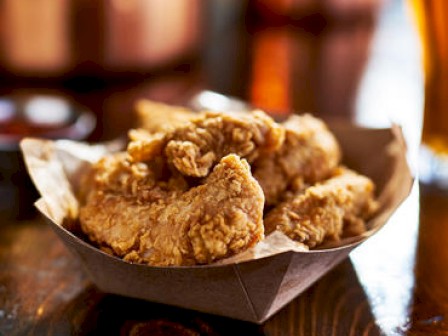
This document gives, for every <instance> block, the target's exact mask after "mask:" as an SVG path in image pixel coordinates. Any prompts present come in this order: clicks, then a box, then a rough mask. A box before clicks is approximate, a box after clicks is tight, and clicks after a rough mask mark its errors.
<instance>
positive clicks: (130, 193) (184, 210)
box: [80, 155, 264, 266]
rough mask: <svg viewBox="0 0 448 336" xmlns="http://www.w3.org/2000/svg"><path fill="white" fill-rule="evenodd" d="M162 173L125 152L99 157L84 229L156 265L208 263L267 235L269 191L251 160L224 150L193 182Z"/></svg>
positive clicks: (125, 253)
mask: <svg viewBox="0 0 448 336" xmlns="http://www.w3.org/2000/svg"><path fill="white" fill-rule="evenodd" d="M108 161H110V162H108ZM111 163H112V164H111ZM158 174H160V172H159V171H158V167H157V165H154V166H153V167H149V166H148V165H146V164H143V163H137V164H135V163H130V162H127V161H125V160H123V159H122V157H119V156H115V157H112V158H108V159H106V160H104V161H103V162H102V163H100V164H98V165H97V167H96V174H95V176H97V179H96V184H95V187H94V189H93V190H92V191H91V192H90V194H89V196H88V198H87V203H86V204H85V205H84V206H83V207H82V208H81V210H80V222H81V228H82V229H83V231H84V232H85V233H86V234H87V235H88V236H89V238H90V239H91V240H92V241H94V242H96V243H97V244H98V245H100V246H102V247H106V248H107V249H110V250H111V251H112V252H113V253H114V254H116V255H118V256H120V257H122V258H124V259H125V260H128V261H131V262H139V263H146V264H149V265H157V266H168V265H193V264H205V263H210V262H213V261H215V260H219V259H222V258H225V257H228V256H231V255H234V254H236V253H238V252H241V251H244V250H246V249H247V248H249V247H251V246H253V245H255V244H256V243H257V242H258V241H260V240H261V239H263V237H264V227H263V205H264V196H263V192H262V190H261V188H260V186H259V184H258V183H257V181H256V180H255V179H254V178H253V177H252V175H251V173H250V167H249V165H248V163H247V162H246V161H245V160H241V159H240V158H239V157H238V156H236V155H228V156H226V157H224V158H223V159H221V160H220V162H219V163H218V164H217V165H216V166H215V168H214V169H213V171H212V172H211V173H210V175H209V176H207V177H206V178H205V179H204V180H203V182H202V184H200V185H198V186H195V187H191V188H188V185H187V184H186V182H185V183H178V182H176V183H175V181H174V180H175V179H179V176H176V175H173V176H171V177H169V178H168V179H167V178H165V180H164V182H160V180H161V178H162V177H161V176H158ZM181 180H182V178H181Z"/></svg>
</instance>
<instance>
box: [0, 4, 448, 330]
mask: <svg viewBox="0 0 448 336" xmlns="http://www.w3.org/2000/svg"><path fill="white" fill-rule="evenodd" d="M282 29H283V30H282ZM284 29H285V28H282V27H280V28H278V29H274V30H269V29H260V30H257V31H256V32H254V33H253V36H252V38H251V40H250V54H249V55H246V54H245V55H246V56H247V57H249V61H246V62H236V63H238V64H236V63H235V59H233V62H232V61H229V59H227V58H225V57H223V59H222V63H223V64H222V67H221V68H215V65H216V62H209V63H207V62H206V64H205V66H204V64H203V63H201V64H199V65H197V64H196V65H195V64H193V65H192V64H190V65H188V66H185V65H183V66H182V65H181V66H179V67H177V68H175V69H172V70H171V71H169V72H168V73H163V74H161V73H157V74H154V75H151V76H148V77H149V78H148V79H145V80H142V79H141V78H139V79H138V80H135V81H132V80H127V81H123V82H119V83H116V84H115V86H107V87H101V88H98V89H96V90H93V89H92V90H89V91H76V90H73V91H70V90H71V89H72V88H70V87H69V88H68V89H67V87H65V88H63V89H62V92H64V93H65V94H69V95H71V96H74V97H75V99H77V100H79V101H80V102H81V103H83V104H85V105H87V106H89V107H90V108H92V109H93V110H94V111H95V112H96V113H97V115H98V120H99V126H98V128H97V130H96V131H95V133H94V134H93V136H92V139H93V140H101V139H108V138H113V137H115V136H117V135H119V134H122V133H123V131H124V130H125V129H126V128H128V127H130V126H131V125H132V118H131V117H130V114H129V113H128V112H127V111H129V110H130V106H131V105H132V102H133V101H134V100H135V99H136V98H138V97H150V98H154V99H160V100H163V101H167V102H184V101H186V100H187V99H188V97H189V96H191V94H193V93H194V92H196V91H198V90H201V89H204V88H212V89H215V90H218V91H221V92H224V93H229V94H235V95H239V96H240V97H243V98H245V99H248V100H251V101H252V102H253V103H254V104H257V105H259V106H262V107H265V108H267V109H269V110H271V111H285V110H292V109H294V110H311V111H314V112H315V113H316V114H317V115H320V116H324V117H326V116H329V117H332V116H335V115H336V116H338V117H342V118H346V119H351V120H353V119H354V120H356V121H358V122H360V123H363V124H365V125H368V126H387V124H388V123H390V121H391V120H392V121H396V122H399V123H400V124H402V125H403V129H404V133H405V136H406V138H407V140H408V145H409V157H410V162H411V166H412V167H413V168H415V167H414V166H415V162H416V160H415V157H416V156H415V154H416V150H417V145H418V127H419V120H420V119H419V118H420V117H419V115H418V113H421V92H422V91H421V90H422V87H423V86H422V81H421V76H419V72H418V52H417V47H416V39H415V36H414V35H413V32H412V29H411V26H410V23H409V20H408V19H407V17H406V16H405V11H404V9H403V7H402V5H401V2H399V1H392V2H390V3H389V5H388V7H387V8H386V9H385V10H384V11H383V12H382V14H381V16H380V18H379V21H378V25H377V26H375V27H374V28H372V27H367V28H366V27H365V26H362V27H361V28H358V29H355V30H353V29H352V28H347V27H339V26H334V27H333V26H332V27H327V28H325V29H324V31H320V30H318V31H315V32H311V33H310V32H309V31H304V30H303V28H302V27H296V28H291V27H288V28H287V32H286V33H285V30H284ZM291 29H292V30H293V33H292V34H291ZM413 36H414V37H413ZM246 38H247V37H246ZM224 42H225V41H224ZM224 42H223V43H224ZM269 45H271V47H272V46H273V47H274V49H272V50H276V51H277V56H278V57H279V58H278V60H280V61H278V62H277V63H276V67H271V68H269V66H268V65H269V62H270V61H271V60H269V59H268V60H266V58H263V57H262V56H260V55H263V53H264V52H265V51H266V49H264V48H266V46H269ZM223 48H224V49H225V46H224V47H223ZM282 53H283V54H285V55H286V56H285V57H284V58H282ZM268 58H269V57H268ZM281 60H283V61H284V63H282V61H281ZM263 62H264V63H263ZM199 63H200V62H199ZM240 63H241V64H240ZM248 66H249V67H250V71H249V74H246V75H245V76H242V77H240V78H239V77H238V76H235V72H238V71H240V70H241V68H245V67H248ZM226 67H227V68H226ZM234 67H235V69H234ZM263 69H268V71H263ZM232 71H233V72H232ZM282 73H283V74H285V73H286V74H288V73H293V74H294V77H291V76H289V77H288V76H283V77H282V76H281V74H282ZM226 74H227V75H229V76H228V77H226V78H227V79H226V80H224V79H223V78H224V77H222V76H225V75H226ZM273 79H279V81H280V83H277V84H278V85H279V86H280V87H281V89H278V90H277V91H275V92H277V93H276V94H275V95H274V94H272V95H270V96H269V95H267V96H266V95H265V93H266V92H272V91H269V90H272V89H273V88H274V89H276V87H274V86H272V85H274V84H273V82H272V80H273ZM238 80H240V81H241V80H244V81H245V82H244V83H245V84H244V85H241V84H239V85H236V86H235V83H236V82H238ZM238 83H239V82H238ZM260 83H265V84H263V85H261V84H260ZM266 83H267V84H266ZM14 85H15V86H14V87H12V89H11V87H10V88H9V89H5V88H3V89H2V90H3V92H4V93H8V92H10V91H14V90H21V89H22V88H21V87H20V83H18V84H14ZM242 88H243V89H242ZM34 89H35V88H34ZM8 90H9V91H8ZM30 90H31V91H32V90H33V89H30ZM52 90H54V91H58V88H57V87H55V88H53V89H52ZM264 90H265V91H264ZM266 90H267V91H266ZM397 110H398V111H401V113H398V112H397ZM372 111H373V112H372ZM28 207H29V204H28ZM25 210H26V208H25ZM15 211H16V212H17V209H15ZM23 211H24V209H21V210H20V211H19V215H21V214H22V213H20V212H23ZM23 217H24V216H20V219H16V218H13V216H11V214H7V213H5V214H2V215H1V218H0V336H6V335H383V334H384V335H446V334H448V321H447V320H446V319H447V317H448V271H447V270H448V247H447V246H448V245H447V243H446V241H447V238H448V193H447V192H443V191H440V190H435V189H434V188H431V187H428V186H426V185H419V183H418V181H416V183H415V186H414V188H413V190H412V192H411V194H410V196H409V198H408V199H407V200H406V201H405V202H404V203H403V204H402V206H401V207H400V208H399V209H398V210H397V212H396V213H395V214H394V216H393V217H392V218H391V219H390V220H389V222H388V223H387V225H386V226H385V227H384V228H383V229H382V230H381V231H380V232H379V233H378V234H376V235H375V236H374V237H372V238H371V239H369V240H368V241H367V242H365V243H364V244H363V245H361V246H360V247H358V248H357V249H356V250H355V251H354V252H352V253H351V255H350V257H349V258H347V259H346V260H345V261H343V262H342V263H341V264H339V265H338V266H337V267H335V268H334V269H333V270H331V271H330V272H329V273H328V274H326V275H325V276H324V277H323V278H321V279H320V280H319V281H317V282H316V283H315V284H314V285H313V286H311V287H310V288H309V289H308V290H306V291H305V292H304V293H302V294H301V295H300V296H298V297H297V298H296V299H294V300H293V301H292V302H291V303H290V304H288V305H287V306H286V307H285V308H283V309H282V310H281V311H280V312H278V313H277V314H276V315H274V316H273V317H272V318H270V319H269V320H268V321H267V322H265V323H264V324H263V325H255V324H251V323H247V322H242V321H237V320H231V319H227V318H224V317H219V316H212V315H208V314H203V313H199V312H195V311H189V310H183V309H180V308H175V307H169V306H164V305H160V304H155V303H151V302H145V301H140V300H136V299H130V298H125V297H120V296H116V295H111V294H106V293H103V292H101V291H100V290H99V289H97V288H96V287H95V285H94V284H92V282H91V281H90V280H89V278H88V276H87V274H86V273H85V272H84V270H83V268H82V266H81V265H80V263H79V262H78V261H77V259H76V258H74V257H73V256H72V255H71V254H70V253H69V251H68V250H67V249H66V248H65V247H64V245H63V244H62V243H61V241H60V240H59V239H58V238H57V237H56V235H55V234H54V233H53V232H52V230H51V228H50V227H49V226H47V225H46V224H45V223H44V221H43V220H42V219H41V218H40V217H39V216H37V215H36V214H35V213H34V214H33V213H32V212H31V214H29V213H28V218H25V219H23ZM445 234H446V235H447V236H445Z"/></svg>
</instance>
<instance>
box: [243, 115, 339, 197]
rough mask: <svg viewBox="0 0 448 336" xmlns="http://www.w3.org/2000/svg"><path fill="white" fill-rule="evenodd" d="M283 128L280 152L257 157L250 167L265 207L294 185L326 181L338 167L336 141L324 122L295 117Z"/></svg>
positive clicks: (310, 117) (309, 117)
mask: <svg viewBox="0 0 448 336" xmlns="http://www.w3.org/2000/svg"><path fill="white" fill-rule="evenodd" d="M282 126H283V127H284V128H285V130H286V136H285V141H284V143H283V145H282V146H281V147H280V148H279V150H277V151H275V152H273V153H270V154H268V155H263V156H260V157H259V158H258V159H257V160H255V162H254V163H253V164H252V167H253V174H254V177H255V178H256V179H257V180H258V182H259V183H260V185H261V187H262V188H263V191H264V194H265V197H266V204H267V205H275V204H278V203H279V202H280V201H281V200H282V198H283V195H284V193H285V192H286V191H288V190H291V189H292V190H297V188H298V186H297V184H298V183H299V182H300V184H304V183H305V184H314V183H316V182H318V181H321V180H323V179H325V178H328V177H329V176H330V175H331V174H332V172H333V171H334V169H335V168H336V167H337V166H338V164H339V161H340V158H341V153H340V149H339V145H338V142H337V140H336V138H335V137H334V135H333V134H332V133H331V132H330V130H329V129H328V128H327V126H326V125H325V123H324V122H323V121H321V120H319V119H317V118H315V117H313V116H311V115H308V114H306V115H302V116H298V115H294V116H291V117H290V118H289V119H288V120H287V121H285V122H284V123H283V124H282Z"/></svg>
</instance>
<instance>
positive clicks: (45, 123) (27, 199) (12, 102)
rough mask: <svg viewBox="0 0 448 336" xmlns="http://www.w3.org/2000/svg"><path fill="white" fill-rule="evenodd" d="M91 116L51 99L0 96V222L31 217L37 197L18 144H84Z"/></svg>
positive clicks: (67, 102)
mask: <svg viewBox="0 0 448 336" xmlns="http://www.w3.org/2000/svg"><path fill="white" fill-rule="evenodd" d="M95 125H96V118H95V115H94V114H93V113H92V112H90V111H88V110H87V109H85V108H83V107H81V106H79V105H77V104H76V103H74V102H71V101H70V100H69V99H67V98H64V97H60V96H55V95H14V96H3V97H2V96H0V218H7V219H27V218H30V217H32V216H33V215H34V214H35V211H34V207H33V203H34V201H36V200H37V198H38V194H37V191H36V189H35V188H34V186H33V184H32V182H31V180H30V178H29V176H28V173H27V171H26V168H25V165H24V162H23V158H22V155H21V153H20V150H19V143H20V140H22V139H23V138H25V137H35V138H46V139H71V140H84V139H86V138H88V136H89V135H90V134H91V133H92V131H93V130H94V128H95Z"/></svg>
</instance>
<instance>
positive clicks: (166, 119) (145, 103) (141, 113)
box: [135, 99, 200, 133]
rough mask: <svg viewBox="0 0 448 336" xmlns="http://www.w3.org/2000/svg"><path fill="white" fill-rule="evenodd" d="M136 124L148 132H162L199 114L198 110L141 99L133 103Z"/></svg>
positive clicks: (180, 124)
mask: <svg viewBox="0 0 448 336" xmlns="http://www.w3.org/2000/svg"><path fill="white" fill-rule="evenodd" d="M135 111H136V114H137V125H139V127H140V128H143V129H144V130H146V131H148V132H150V133H156V132H164V131H168V130H172V129H174V128H176V127H180V126H183V125H185V124H186V123H188V122H190V121H191V120H193V119H195V118H197V117H198V116H200V113H199V112H194V111H192V110H190V109H187V108H185V107H181V106H172V105H167V104H163V103H158V102H154V101H152V100H148V99H141V100H139V101H137V103H136V104H135Z"/></svg>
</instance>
